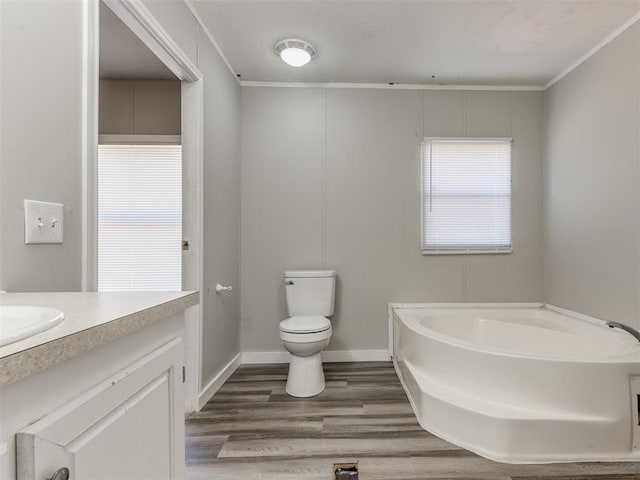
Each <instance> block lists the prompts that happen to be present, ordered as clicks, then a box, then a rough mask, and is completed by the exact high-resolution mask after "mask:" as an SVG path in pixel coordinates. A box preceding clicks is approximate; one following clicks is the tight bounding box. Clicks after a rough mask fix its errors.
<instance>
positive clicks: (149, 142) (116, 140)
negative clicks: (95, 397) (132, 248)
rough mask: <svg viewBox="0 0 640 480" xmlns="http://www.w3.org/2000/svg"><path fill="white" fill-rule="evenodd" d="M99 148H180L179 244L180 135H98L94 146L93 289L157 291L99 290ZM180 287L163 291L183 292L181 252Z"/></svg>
mask: <svg viewBox="0 0 640 480" xmlns="http://www.w3.org/2000/svg"><path fill="white" fill-rule="evenodd" d="M101 146H124V147H126V146H133V147H144V146H151V147H153V146H159V147H160V146H176V147H180V170H181V175H180V179H181V180H180V183H181V188H182V193H181V197H180V202H181V211H182V212H181V219H180V229H181V234H180V242H182V238H183V237H184V145H183V143H182V135H162V134H150V135H141V134H122V135H111V134H100V135H99V136H98V145H97V146H96V217H95V218H96V251H95V259H96V270H95V272H96V279H95V287H96V291H98V292H101V291H102V292H110V291H158V290H157V289H149V288H148V287H144V288H142V289H126V290H120V289H118V290H112V289H110V288H107V289H100V245H99V241H100V233H99V229H100V203H99V197H100V195H99V186H100V179H99V177H98V175H99V171H100V166H99V161H100V155H99V153H98V152H99V149H100V147H101ZM179 283H180V285H179V288H177V289H176V290H174V289H171V290H165V289H163V291H181V290H183V283H184V256H183V255H182V252H181V254H180V282H179Z"/></svg>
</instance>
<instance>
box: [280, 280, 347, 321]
mask: <svg viewBox="0 0 640 480" xmlns="http://www.w3.org/2000/svg"><path fill="white" fill-rule="evenodd" d="M284 280H285V282H284V283H285V294H286V296H287V309H288V310H289V315H290V316H292V317H295V316H301V315H320V316H323V317H329V316H331V315H333V304H334V299H335V292H336V271H335V270H289V271H287V272H284Z"/></svg>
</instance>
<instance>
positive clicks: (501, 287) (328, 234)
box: [241, 87, 543, 352]
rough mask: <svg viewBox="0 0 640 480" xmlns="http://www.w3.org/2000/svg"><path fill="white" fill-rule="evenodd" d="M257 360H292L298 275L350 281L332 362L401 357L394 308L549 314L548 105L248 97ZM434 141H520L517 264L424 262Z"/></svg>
mask: <svg viewBox="0 0 640 480" xmlns="http://www.w3.org/2000/svg"><path fill="white" fill-rule="evenodd" d="M241 125H242V130H241V184H242V202H241V232H242V234H241V282H242V283H241V289H242V298H241V318H242V335H241V336H242V350H243V351H249V352H251V351H256V352H257V351H281V350H282V344H281V342H280V340H279V338H278V323H279V322H280V321H281V320H282V319H284V318H286V316H287V311H286V305H285V300H284V288H283V282H282V275H283V272H284V270H286V269H296V268H318V267H322V268H325V267H326V268H336V269H337V271H338V284H337V303H336V312H335V315H334V316H333V318H332V324H333V327H334V335H333V338H332V343H331V345H330V346H329V347H328V350H380V349H385V348H386V346H387V323H386V322H387V303H388V302H434V301H437V302H447V301H448V302H463V301H464V302H498V301H542V297H543V294H542V93H541V92H490V91H484V92H482V91H469V92H464V91H442V90H425V91H420V90H389V89H377V90H376V89H319V88H258V87H243V89H242V102H241ZM424 136H511V137H513V139H514V143H513V237H514V253H513V254H510V255H473V256H465V255H456V256H422V254H421V250H420V163H419V162H420V153H419V152H420V143H421V141H422V139H423V137H424Z"/></svg>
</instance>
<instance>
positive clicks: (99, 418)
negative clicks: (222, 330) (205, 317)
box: [0, 313, 184, 480]
mask: <svg viewBox="0 0 640 480" xmlns="http://www.w3.org/2000/svg"><path fill="white" fill-rule="evenodd" d="M183 337H184V314H183V313H180V314H177V315H173V316H171V317H169V318H166V319H163V320H159V321H157V322H156V323H153V324H152V325H149V326H146V327H144V328H141V329H139V330H137V331H134V332H133V333H130V334H128V335H126V336H123V337H122V338H120V339H117V340H115V341H112V342H108V343H106V344H105V345H102V346H101V347H99V348H96V349H93V350H90V351H88V352H85V353H83V354H81V355H78V356H76V357H74V358H72V359H69V360H67V361H64V362H62V363H60V364H58V365H55V366H53V367H49V368H47V369H46V370H43V371H41V372H38V373H36V374H33V375H31V376H29V377H27V378H25V379H22V380H20V381H17V382H15V383H11V384H9V385H5V386H3V387H2V388H0V479H2V480H9V479H17V480H46V479H49V478H51V476H52V475H53V474H54V472H55V471H56V470H57V469H59V468H61V467H67V468H68V469H69V471H70V477H69V478H70V480H100V479H105V480H106V479H109V480H115V479H117V480H156V479H163V480H169V479H171V480H173V479H182V478H184V400H183V387H184V385H183V365H184V340H183Z"/></svg>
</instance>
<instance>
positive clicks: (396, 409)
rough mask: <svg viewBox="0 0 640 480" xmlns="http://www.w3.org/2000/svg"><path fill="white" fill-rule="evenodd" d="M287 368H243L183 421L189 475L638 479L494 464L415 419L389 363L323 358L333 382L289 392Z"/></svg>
mask: <svg viewBox="0 0 640 480" xmlns="http://www.w3.org/2000/svg"><path fill="white" fill-rule="evenodd" d="M287 370H288V365H243V366H241V367H240V368H239V369H238V370H237V371H236V372H235V373H234V374H233V375H232V376H231V377H230V378H229V380H227V382H226V383H225V384H224V385H223V386H222V387H221V388H220V390H218V392H217V393H216V394H215V395H214V396H213V398H212V399H211V400H210V401H209V402H208V403H207V404H206V405H205V407H204V408H203V409H202V411H200V412H197V413H194V414H191V415H190V416H189V418H188V419H187V422H186V434H187V440H186V464H187V467H186V468H187V472H186V473H187V479H188V480H204V479H207V480H217V479H221V480H332V479H333V464H334V463H345V462H358V465H359V470H360V477H359V478H360V480H418V479H425V480H426V479H430V480H436V479H438V480H444V479H457V480H640V462H611V463H598V462H593V463H555V464H547V465H511V464H504V463H497V462H493V461H491V460H487V459H485V458H483V457H479V456H478V455H475V454H474V453H471V452H469V451H467V450H464V449H462V448H460V447H457V446H455V445H453V444H451V443H449V442H446V441H444V440H442V439H440V438H438V437H436V436H434V435H432V434H430V433H429V432H426V431H424V430H423V429H422V427H420V425H419V424H418V422H417V420H416V418H415V416H414V414H413V411H412V410H411V406H410V405H409V401H408V399H407V396H406V395H405V393H404V390H403V389H402V386H401V385H400V382H399V381H398V378H397V376H396V373H395V371H394V369H393V365H392V363H391V362H357V363H325V364H324V371H325V377H326V383H327V388H326V390H325V391H324V392H323V393H321V394H320V395H318V396H316V397H312V398H306V399H297V398H292V397H289V396H288V395H287V394H286V393H285V391H284V387H285V383H286V378H287Z"/></svg>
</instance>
